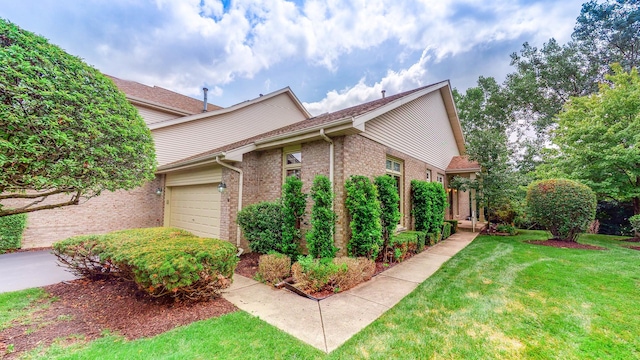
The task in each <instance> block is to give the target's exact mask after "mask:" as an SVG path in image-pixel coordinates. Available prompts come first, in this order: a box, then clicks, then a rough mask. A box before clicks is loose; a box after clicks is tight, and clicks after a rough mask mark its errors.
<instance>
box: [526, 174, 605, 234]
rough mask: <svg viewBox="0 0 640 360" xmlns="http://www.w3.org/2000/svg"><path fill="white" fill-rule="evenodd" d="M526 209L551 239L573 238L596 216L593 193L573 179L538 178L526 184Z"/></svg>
mask: <svg viewBox="0 0 640 360" xmlns="http://www.w3.org/2000/svg"><path fill="white" fill-rule="evenodd" d="M527 208H528V212H529V215H530V216H531V218H532V219H533V220H534V221H535V222H537V223H538V224H540V225H541V226H543V227H544V228H546V229H547V230H549V231H550V232H551V234H552V235H553V237H554V239H559V240H565V241H576V240H577V238H578V235H580V233H581V232H584V231H585V230H586V229H587V227H588V226H589V223H590V222H591V221H593V219H594V218H595V215H596V195H595V194H594V193H593V191H592V190H591V189H590V188H589V187H588V186H586V185H583V184H580V183H579V182H576V181H573V180H565V179H550V180H541V181H537V182H533V183H532V184H530V185H529V187H528V189H527Z"/></svg>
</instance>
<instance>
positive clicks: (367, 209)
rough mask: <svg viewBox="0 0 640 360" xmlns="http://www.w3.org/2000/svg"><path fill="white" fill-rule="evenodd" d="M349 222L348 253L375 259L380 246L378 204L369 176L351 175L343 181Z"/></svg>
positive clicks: (380, 229)
mask: <svg viewBox="0 0 640 360" xmlns="http://www.w3.org/2000/svg"><path fill="white" fill-rule="evenodd" d="M345 188H346V190H347V199H346V202H345V205H346V207H347V210H349V215H350V217H351V222H350V223H349V225H350V227H351V239H349V243H348V244H347V249H348V251H349V255H351V256H356V257H357V256H364V257H366V258H369V259H375V258H376V257H377V255H378V252H380V249H381V247H382V226H381V225H380V204H379V203H378V199H377V197H378V196H377V191H376V188H375V186H373V184H372V183H371V181H370V180H369V178H367V177H366V176H361V175H353V176H351V177H350V178H349V180H347V182H346V183H345Z"/></svg>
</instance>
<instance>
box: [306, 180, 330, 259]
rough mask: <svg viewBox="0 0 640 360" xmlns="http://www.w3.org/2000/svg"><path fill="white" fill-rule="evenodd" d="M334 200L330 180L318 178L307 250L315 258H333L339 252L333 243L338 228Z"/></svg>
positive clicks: (312, 194)
mask: <svg viewBox="0 0 640 360" xmlns="http://www.w3.org/2000/svg"><path fill="white" fill-rule="evenodd" d="M333 198H334V195H333V191H331V181H330V180H329V178H328V177H326V176H324V175H318V176H316V177H315V179H314V180H313V186H312V187H311V199H313V208H312V209H311V230H310V231H309V232H308V233H307V248H308V249H309V254H311V255H312V256H313V257H315V258H326V257H329V258H332V257H335V256H336V253H337V252H338V248H337V247H335V245H334V243H333V233H334V232H335V227H336V213H335V212H334V211H333Z"/></svg>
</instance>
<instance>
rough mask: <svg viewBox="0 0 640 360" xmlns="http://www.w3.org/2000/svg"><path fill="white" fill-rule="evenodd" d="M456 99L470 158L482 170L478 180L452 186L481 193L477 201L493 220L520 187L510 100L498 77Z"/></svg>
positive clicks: (482, 81)
mask: <svg viewBox="0 0 640 360" xmlns="http://www.w3.org/2000/svg"><path fill="white" fill-rule="evenodd" d="M454 99H455V101H456V107H457V108H458V114H459V117H460V122H461V124H462V129H463V132H464V135H465V140H466V150H467V155H468V156H469V159H470V160H472V161H476V162H478V163H479V164H480V166H481V169H482V170H481V171H480V177H479V178H478V179H476V180H471V179H468V178H462V177H457V178H455V179H454V181H452V183H451V186H453V187H456V188H458V189H461V190H468V189H476V190H478V192H477V200H478V202H479V204H480V206H482V207H486V208H487V210H488V213H487V216H488V217H489V220H491V216H492V214H494V213H495V210H496V209H497V208H498V207H500V206H501V205H503V204H504V203H506V202H509V201H510V198H512V197H513V196H514V194H515V191H516V188H517V184H518V181H517V176H516V172H515V171H514V167H513V162H512V161H511V159H512V157H513V153H514V144H513V143H512V142H510V140H509V136H510V134H513V131H514V128H515V127H514V123H512V121H511V118H510V117H509V116H508V112H509V104H508V98H507V97H506V94H505V92H504V89H503V88H502V87H501V86H500V85H499V84H498V83H497V82H496V80H495V79H494V78H492V77H489V78H485V77H480V78H479V79H478V86H476V87H473V88H469V89H467V91H466V92H465V93H464V94H460V93H459V92H457V91H454ZM513 135H514V136H515V135H516V134H513Z"/></svg>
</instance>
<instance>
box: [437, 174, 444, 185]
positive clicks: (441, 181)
mask: <svg viewBox="0 0 640 360" xmlns="http://www.w3.org/2000/svg"><path fill="white" fill-rule="evenodd" d="M436 181H437V182H439V183H440V184H442V186H444V175H443V174H440V173H438V175H436Z"/></svg>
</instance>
